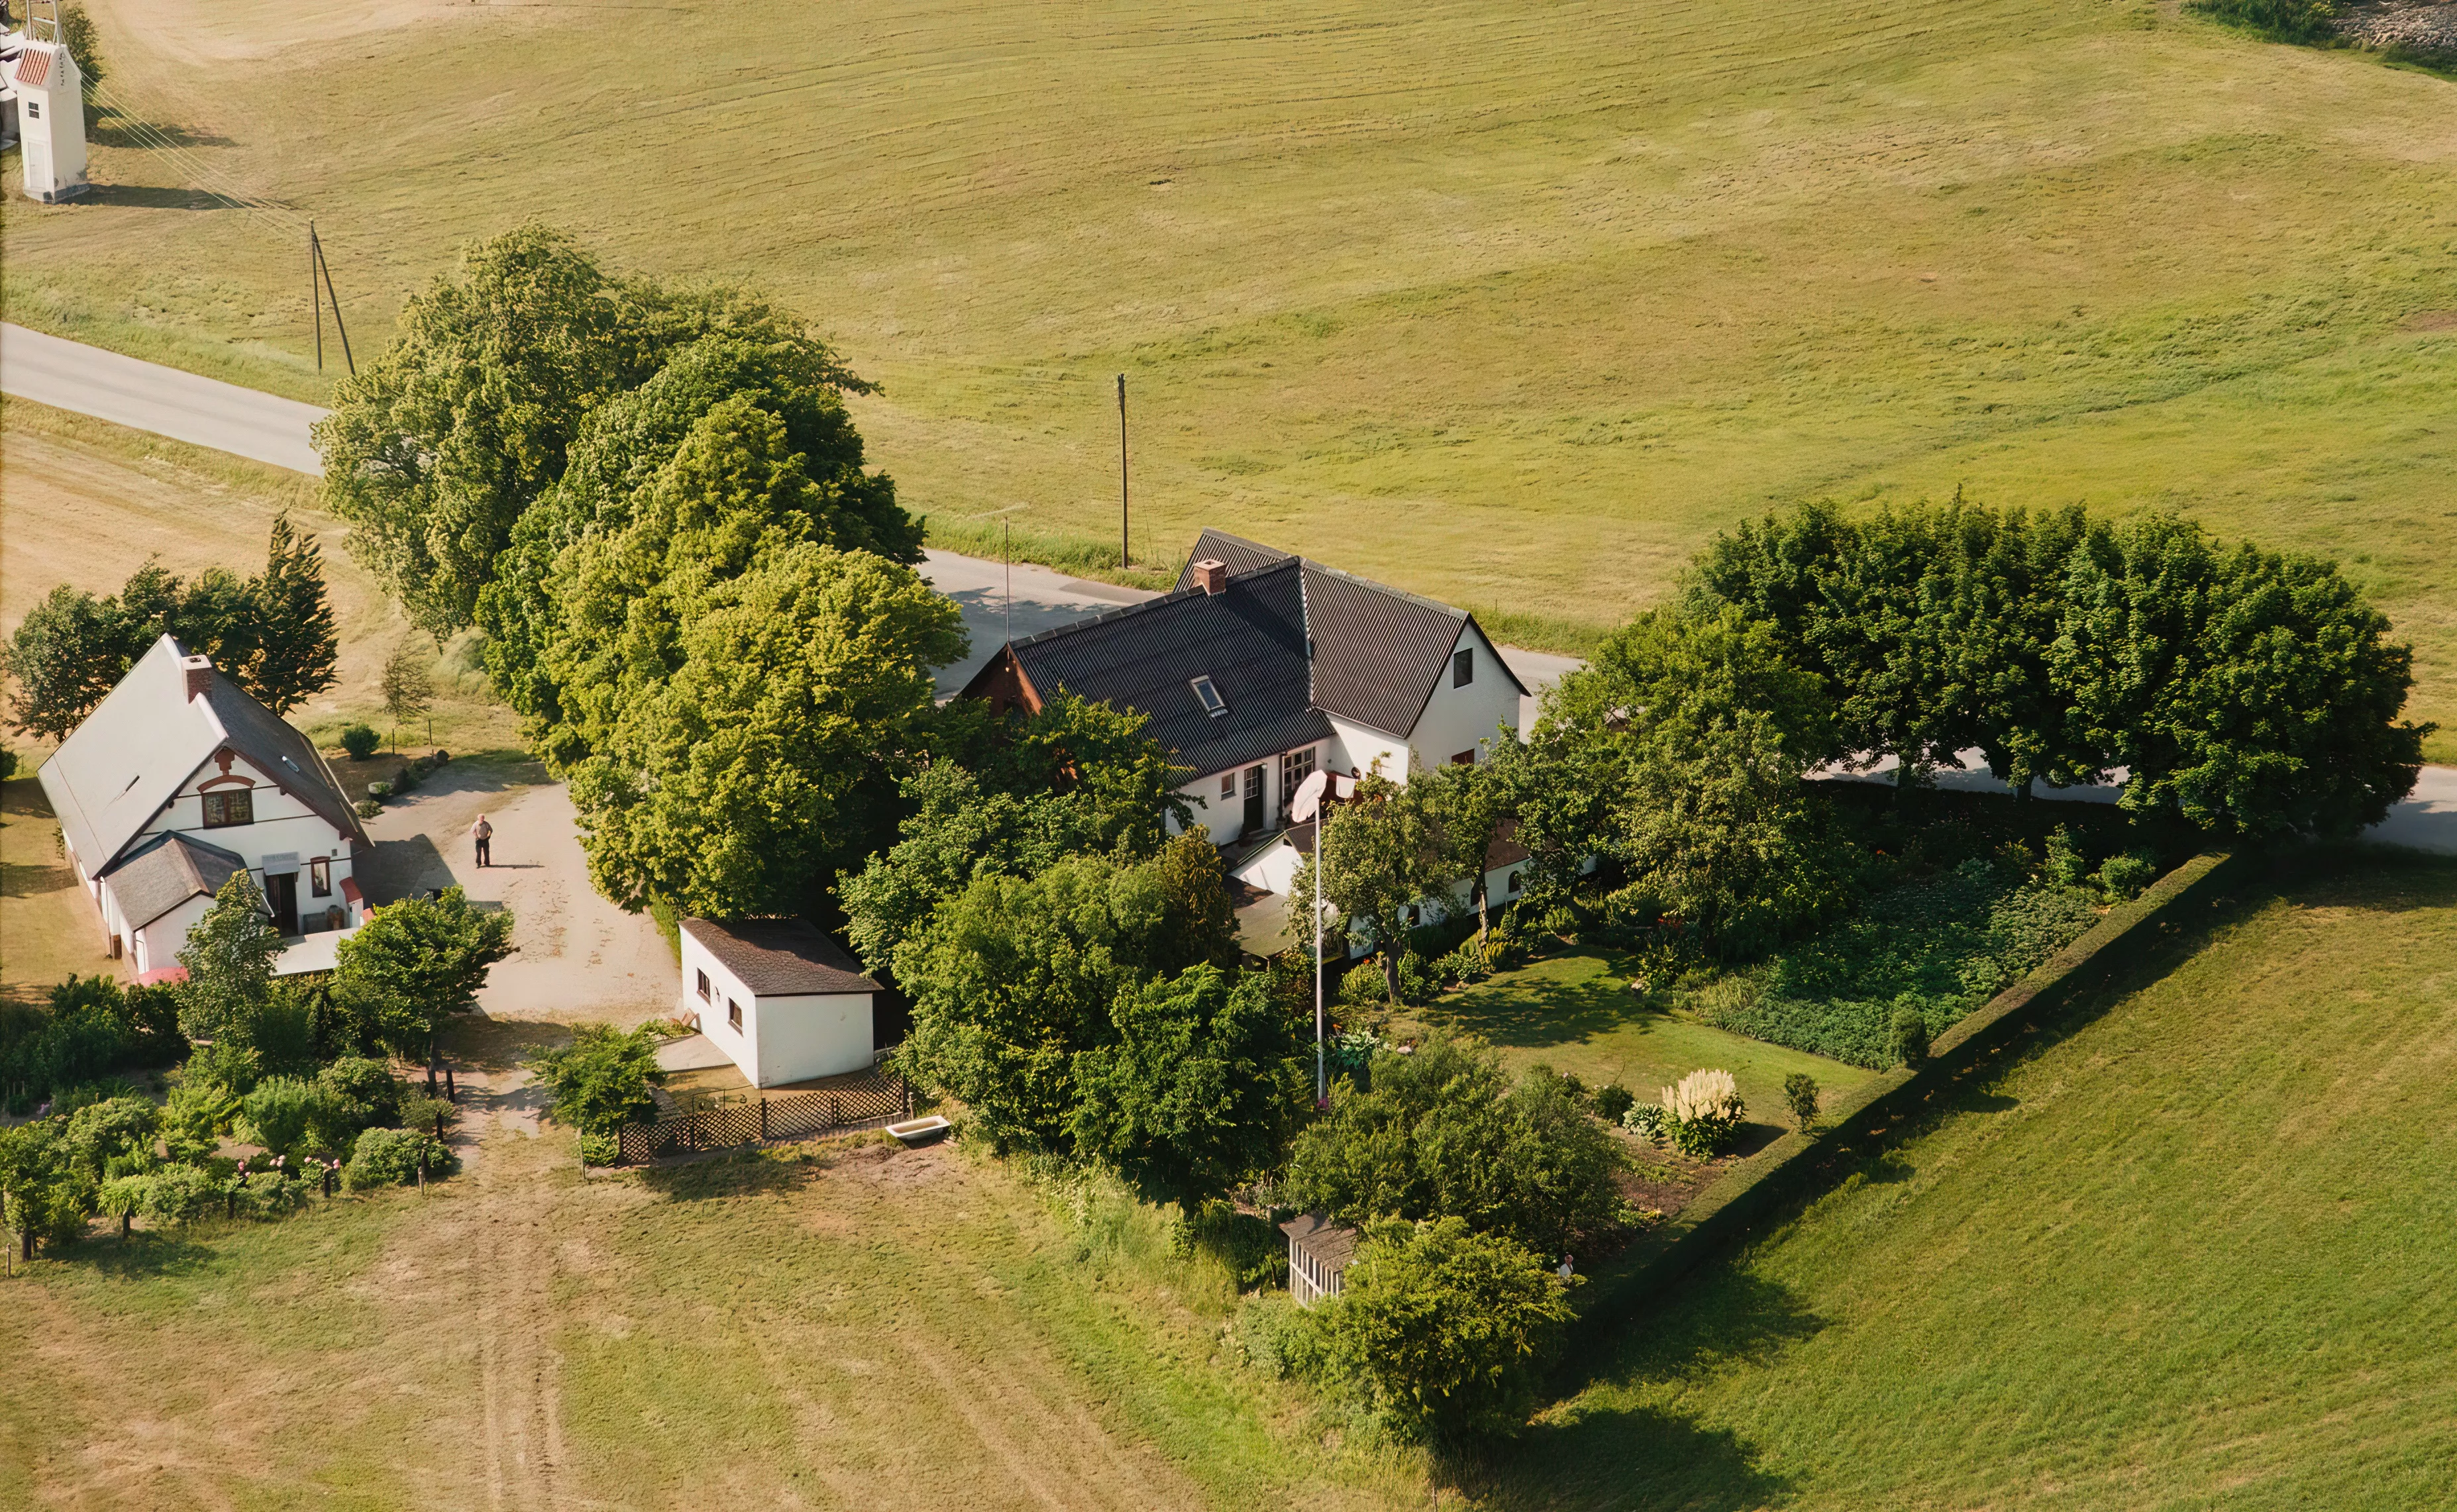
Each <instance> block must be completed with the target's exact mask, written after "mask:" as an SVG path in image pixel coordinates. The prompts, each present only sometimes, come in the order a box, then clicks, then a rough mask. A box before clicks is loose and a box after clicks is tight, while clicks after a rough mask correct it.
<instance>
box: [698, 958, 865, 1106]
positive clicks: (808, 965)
mask: <svg viewBox="0 0 2457 1512" xmlns="http://www.w3.org/2000/svg"><path fill="white" fill-rule="evenodd" d="M681 945H682V962H683V998H682V1008H683V1011H684V1012H685V1013H687V1014H691V1015H693V1016H696V1017H697V1018H698V1020H699V1031H700V1032H701V1033H702V1034H704V1035H706V1036H707V1037H708V1039H709V1040H710V1042H711V1043H712V1044H714V1045H715V1046H716V1047H717V1048H718V1049H720V1050H722V1051H724V1052H726V1054H728V1055H730V1056H732V1057H733V1063H734V1064H735V1065H736V1066H739V1067H741V1068H742V1074H743V1075H745V1076H747V1077H749V1078H750V1080H751V1085H753V1086H754V1087H779V1086H784V1085H786V1084H788V1083H792V1082H797V1081H810V1080H812V1079H813V1078H815V1077H819V1076H836V1075H841V1074H843V1073H846V1072H853V1071H861V1070H863V1069H864V1068H866V1067H868V1066H869V1065H870V1064H871V1063H872V1062H873V1061H874V1060H876V1059H877V1058H878V1051H877V1048H876V1045H877V1041H876V1038H875V1030H874V1022H873V1016H872V1012H871V1004H872V1000H873V999H874V998H875V997H876V996H877V994H878V990H879V989H878V983H877V982H874V981H872V980H871V979H870V978H869V977H867V976H864V975H862V974H861V971H860V969H859V968H858V967H857V966H856V965H855V964H854V960H853V957H851V956H849V955H847V954H846V953H845V952H844V949H843V948H842V947H841V946H839V945H837V944H836V941H834V940H831V939H829V938H828V937H827V936H826V935H825V934H822V933H820V932H819V931H818V930H816V929H815V928H813V927H812V926H810V925H808V924H806V923H804V922H802V921H801V920H799V919H736V920H733V921H732V922H729V923H718V922H716V921H714V920H712V919H685V920H683V921H682V930H681Z"/></svg>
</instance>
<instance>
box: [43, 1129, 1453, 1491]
mask: <svg viewBox="0 0 2457 1512" xmlns="http://www.w3.org/2000/svg"><path fill="white" fill-rule="evenodd" d="M805 1152H807V1154H806V1153H805ZM1166 1248H1167V1245H1166V1239H1165V1236H1164V1234H1163V1226H1162V1224H1161V1222H1160V1220H1159V1219H1158V1217H1157V1216H1155V1215H1154V1214H1152V1212H1151V1210H1148V1209H1136V1208H1134V1207H1133V1206H1132V1205H1131V1204H1130V1203H1128V1202H1126V1201H1125V1199H1123V1198H1122V1197H1119V1196H1116V1195H1111V1194H1110V1193H1108V1192H1107V1191H1106V1190H1105V1189H1103V1188H1099V1187H1097V1186H1095V1187H1085V1188H1083V1189H1081V1190H1075V1191H1070V1190H1068V1189H1064V1188H1054V1187H1038V1186H1035V1185H1034V1184H1033V1183H1031V1182H1030V1181H1029V1180H1027V1179H1026V1178H1025V1177H1024V1176H1023V1175H1022V1173H1021V1172H1019V1171H1016V1170H1014V1169H1011V1168H1008V1167H1004V1166H1001V1165H999V1164H997V1163H995V1162H990V1161H987V1160H985V1159H981V1158H976V1157H972V1156H968V1155H967V1154H963V1153H961V1152H959V1151H957V1150H955V1149H953V1148H950V1147H940V1148H937V1149H932V1150H924V1151H920V1152H910V1153H908V1152H901V1151H897V1150H894V1149H892V1148H891V1149H881V1148H878V1146H877V1145H875V1144H874V1145H867V1146H864V1145H848V1144H847V1143H845V1142H843V1141H837V1142H834V1143H832V1144H829V1145H820V1146H810V1147H802V1149H801V1150H798V1151H797V1150H787V1151H784V1152H782V1153H781V1154H752V1155H737V1156H734V1157H731V1158H720V1159H717V1160H714V1161H712V1162H710V1163H706V1164H703V1165H700V1166H696V1167H691V1168H685V1169H682V1170H678V1171H668V1172H657V1173H650V1174H647V1175H602V1174H601V1175H594V1176H591V1177H588V1178H587V1179H584V1178H582V1176H581V1175H580V1174H579V1172H578V1170H577V1168H576V1165H575V1163H574V1161H573V1159H572V1147H571V1140H570V1137H569V1136H568V1134H553V1133H551V1132H549V1134H547V1136H545V1137H544V1138H540V1139H529V1138H526V1137H523V1136H522V1135H520V1134H513V1133H506V1132H501V1131H489V1132H488V1134H487V1135H486V1137H485V1142H484V1143H483V1145H482V1146H481V1147H480V1149H479V1151H478V1154H477V1158H476V1160H475V1161H474V1163H473V1164H472V1166H471V1168H470V1169H469V1170H468V1171H467V1172H466V1173H465V1174H464V1175H461V1176H458V1177H455V1178H454V1179H452V1180H450V1181H447V1182H443V1183H440V1184H438V1185H436V1186H434V1187H432V1188H431V1189H430V1190H429V1191H428V1192H427V1194H426V1195H424V1196H423V1197H422V1196H420V1195H417V1194H415V1193H410V1192H399V1193H396V1194H392V1195H380V1196H372V1197H363V1198H345V1199H343V1200H341V1201H339V1202H337V1203H335V1204H333V1205H332V1206H331V1207H329V1208H327V1209H323V1210H320V1211H313V1212H310V1213H308V1214H305V1215H302V1216H299V1217H297V1218H293V1219H291V1220H288V1221H286V1222H282V1223H279V1224H258V1225H241V1226H240V1227H238V1228H237V1229H235V1230H229V1231H223V1232H215V1231H214V1230H212V1229H210V1228H208V1229H206V1230H203V1231H200V1232H198V1233H196V1234H194V1235H191V1236H170V1237H163V1236H143V1235H140V1236H139V1237H138V1238H137V1239H136V1240H135V1241H134V1242H133V1243H131V1244H129V1245H126V1246H123V1245H122V1244H121V1243H120V1241H118V1240H117V1239H115V1238H108V1237H105V1238H96V1239H93V1240H91V1241H89V1242H88V1243H87V1244H86V1245H85V1246H84V1248H83V1250H82V1251H81V1252H80V1253H79V1254H78V1255H77V1256H76V1257H73V1258H72V1259H69V1260H65V1261H57V1262H54V1261H50V1260H45V1261H41V1262H38V1264H37V1267H36V1269H35V1270H34V1272H33V1273H32V1274H31V1276H28V1275H21V1276H20V1277H18V1278H17V1279H16V1280H14V1281H11V1282H8V1283H0V1296H5V1297H7V1298H8V1300H7V1302H6V1305H0V1348H5V1349H6V1350H7V1351H8V1355H9V1358H10V1359H12V1360H14V1361H16V1362H17V1363H18V1365H19V1367H20V1368H21V1369H22V1370H24V1371H25V1372H27V1373H28V1374H29V1377H30V1379H40V1380H41V1381H42V1382H43V1389H42V1390H40V1391H19V1392H11V1393H8V1394H6V1397H5V1400H0V1503H5V1504H6V1505H9V1506H11V1507H20V1506H24V1507H33V1506H43V1507H79V1508H83V1507H92V1508H111V1509H114V1512H120V1509H151V1508H164V1509H171V1508H181V1509H184V1508H192V1507H199V1506H214V1507H230V1508H250V1509H253V1508H290V1507H311V1506H312V1507H348V1508H353V1509H380V1508H436V1509H444V1508H451V1509H455V1512H459V1509H466V1508H486V1507H509V1508H519V1509H537V1512H548V1509H561V1508H569V1507H597V1508H627V1509H628V1508H638V1509H642V1512H649V1509H658V1508H670V1507H677V1506H692V1505H740V1506H762V1507H771V1506H785V1507H831V1508H832V1507H870V1506H877V1505H880V1504H882V1503H886V1502H895V1503H898V1504H904V1505H911V1506H932V1507H943V1506H963V1507H978V1508H982V1509H985V1512H986V1509H1005V1508H1055V1507H1066V1508H1102V1507H1114V1508H1120V1509H1127V1508H1137V1509H1139V1508H1146V1507H1222V1508H1231V1507H1236V1508H1242V1507H1250V1506H1258V1505H1265V1504H1285V1503H1288V1502H1302V1503H1303V1504H1305V1505H1309V1506H1321V1507H1327V1508H1339V1509H1350V1508H1354V1509H1368V1508H1385V1507H1388V1508H1403V1507H1406V1508H1412V1507H1416V1506H1420V1505H1422V1504H1423V1503H1424V1502H1425V1501H1426V1499H1427V1496H1428V1492H1427V1489H1426V1481H1425V1475H1424V1470H1423V1468H1422V1464H1421V1461H1419V1460H1414V1459H1412V1458H1410V1457H1407V1456H1403V1455H1400V1454H1397V1453H1394V1452H1393V1451H1389V1450H1386V1449H1377V1448H1373V1447H1367V1446H1359V1445H1355V1444H1351V1445H1348V1446H1345V1447H1343V1446H1341V1443H1340V1435H1339V1431H1338V1430H1339V1427H1340V1423H1339V1420H1337V1419H1335V1418H1327V1417H1323V1416H1320V1415H1318V1414H1317V1412H1316V1410H1315V1409H1314V1408H1312V1407H1311V1405H1309V1403H1308V1401H1307V1400H1305V1399H1304V1397H1303V1396H1302V1394H1301V1393H1299V1392H1297V1391H1296V1390H1294V1389H1293V1388H1284V1387H1281V1386H1278V1385H1275V1384H1272V1383H1270V1382H1268V1381H1265V1380H1263V1379H1261V1378H1260V1377H1258V1376H1255V1375H1252V1374H1250V1373H1245V1372H1241V1371H1238V1370H1235V1369H1233V1368H1229V1367H1226V1366H1224V1365H1221V1364H1219V1363H1218V1362H1216V1361H1215V1359H1214V1356H1215V1352H1216V1351H1217V1350H1218V1348H1219V1346H1220V1341H1221V1336H1220V1322H1221V1319H1222V1318H1223V1317H1224V1316H1225V1314H1226V1312H1227V1310H1228V1308H1229V1305H1230V1303H1231V1301H1232V1300H1233V1297H1234V1291H1233V1288H1232V1287H1230V1286H1229V1284H1228V1282H1227V1280H1226V1277H1225V1273H1223V1272H1221V1271H1220V1270H1219V1268H1218V1267H1217V1266H1216V1265H1214V1264H1210V1263H1208V1262H1202V1261H1197V1262H1193V1263H1191V1264H1187V1263H1181V1262H1176V1261H1171V1260H1168V1259H1167V1257H1166ZM166 1360H170V1361H177V1362H179V1363H178V1368H176V1369H173V1370H165V1369H164V1368H162V1367H163V1362H164V1361H166Z"/></svg>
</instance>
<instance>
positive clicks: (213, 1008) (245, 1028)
mask: <svg viewBox="0 0 2457 1512" xmlns="http://www.w3.org/2000/svg"><path fill="white" fill-rule="evenodd" d="M280 953H281V934H280V931H279V930H276V929H275V928H274V927H273V915H272V913H271V912H270V911H269V910H268V909H266V907H265V902H264V894H263V893H262V892H260V891H258V890H257V886H256V878H255V875H254V873H252V872H247V871H234V872H232V873H231V875H230V878H229V880H228V881H226V882H224V883H223V884H222V885H221V888H220V889H219V890H218V891H217V892H216V893H215V894H214V901H213V905H212V906H211V907H210V908H208V909H206V910H205V916H204V917H203V918H201V919H199V920H197V921H196V928H195V929H193V930H189V931H188V941H187V944H186V946H184V947H183V948H182V949H181V950H180V951H179V965H180V966H181V967H183V968H185V969H186V971H187V973H188V976H187V980H186V981H184V982H181V983H180V984H179V985H178V987H177V988H176V990H175V991H177V993H178V998H179V1032H180V1033H182V1034H184V1035H186V1036H187V1037H188V1038H190V1039H192V1040H196V1039H205V1040H212V1041H214V1042H215V1043H217V1044H220V1043H224V1042H230V1043H234V1044H237V1045H241V1046H245V1045H250V1044H253V1043H254V1041H255V1039H256V1035H257V1030H258V1022H259V1020H261V1019H262V1018H263V1017H264V1015H265V1013H266V1011H267V1009H268V1008H269V1006H270V1005H271V1004H272V1002H273V1000H274V997H275V992H274V983H273V958H274V957H275V956H277V955H279V954H280Z"/></svg>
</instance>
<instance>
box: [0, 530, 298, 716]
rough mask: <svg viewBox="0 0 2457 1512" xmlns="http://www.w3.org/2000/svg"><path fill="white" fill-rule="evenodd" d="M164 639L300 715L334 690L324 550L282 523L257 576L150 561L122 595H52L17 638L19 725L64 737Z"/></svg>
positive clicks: (8, 658)
mask: <svg viewBox="0 0 2457 1512" xmlns="http://www.w3.org/2000/svg"><path fill="white" fill-rule="evenodd" d="M166 633H167V634H169V635H172V636H175V637H176V638H177V639H178V642H179V644H181V645H182V646H185V647H186V648H187V649H188V651H189V652H190V653H191V654H192V655H200V656H208V657H211V658H213V663H214V665H215V666H216V667H217V668H219V669H220V670H221V672H222V674H223V675H224V676H226V677H228V678H229V679H230V680H231V681H232V682H234V683H237V684H238V685H239V686H240V687H243V688H245V689H247V691H248V692H250V693H252V694H254V695H255V696H256V697H257V698H258V700H260V701H261V702H262V703H263V704H264V705H265V706H266V707H268V708H270V709H272V710H273V711H274V712H275V713H277V714H279V713H286V712H288V711H289V710H291V709H293V708H296V707H298V706H299V705H300V704H303V703H305V702H306V701H307V700H308V699H310V698H312V697H314V696H315V695H316V694H318V693H320V692H322V691H324V690H325V689H326V688H328V687H331V686H332V685H333V681H334V666H335V663H336V659H337V656H338V642H337V639H336V636H335V632H334V623H333V609H332V605H331V604H330V603H328V602H327V600H326V598H325V591H324V557H323V548H322V547H321V546H320V545H319V544H318V543H317V541H316V538H315V537H313V536H310V535H302V534H300V533H299V531H298V530H296V529H295V528H293V527H292V525H291V523H290V517H289V516H288V515H287V514H283V515H278V516H276V517H275V518H274V521H273V532H272V537H271V539H270V540H269V541H267V542H266V544H265V554H264V570H263V571H262V572H261V573H259V574H258V575H257V576H255V577H253V578H241V577H239V576H238V575H237V574H236V573H233V572H231V571H229V570H227V569H225V568H220V567H213V568H208V569H207V570H206V571H204V572H202V573H199V574H197V575H196V577H194V578H191V579H184V580H183V579H181V578H179V577H177V576H175V575H174V574H173V573H171V572H170V571H168V570H167V569H165V568H164V567H163V566H162V565H161V564H160V563H159V562H147V563H146V564H145V565H144V566H142V567H140V568H138V569H137V570H136V572H135V573H134V575H133V576H132V577H130V578H129V580H128V582H127V583H126V584H125V585H124V586H123V587H121V589H120V590H119V592H118V594H117V595H116V596H114V597H101V596H97V595H95V594H93V593H90V592H87V591H85V590H84V589H80V588H72V587H70V586H68V585H67V584H65V583H63V584H61V585H60V586H58V587H55V588H53V589H52V591H51V593H50V594H49V595H47V596H46V597H45V598H44V599H43V600H42V602H41V603H37V604H35V605H34V607H33V608H32V609H31V610H29V611H28V612H27V615H26V618H25V619H24V621H23V622H21V623H19V624H18V626H17V629H16V633H15V634H14V635H12V636H11V637H10V643H9V645H8V647H7V650H6V653H5V664H6V671H7V673H8V675H9V676H10V678H11V679H12V680H13V681H14V683H15V684H16V685H15V686H14V688H13V689H11V691H10V708H9V715H10V724H11V725H15V726H16V727H17V728H18V729H19V730H21V731H23V732H25V733H26V734H29V735H32V736H34V737H35V738H37V739H39V740H47V741H60V740H65V739H67V738H68V734H69V732H70V731H71V730H73V729H75V728H76V727H77V725H78V724H79V723H80V722H82V721H83V720H84V719H85V717H86V716H87V715H88V714H91V713H93V709H94V705H97V704H100V703H101V702H102V701H103V698H104V697H105V696H106V695H107V694H109V693H110V692H111V690H112V689H113V688H114V687H115V686H117V685H118V684H119V680H120V679H121V678H123V677H125V676H127V675H128V669H129V667H130V666H132V665H134V664H135V661H136V659H137V658H138V657H140V656H142V655H144V654H145V652H146V650H147V648H149V647H150V646H152V645H153V644H154V643H155V641H158V640H160V639H161V638H162V636H163V635H165V634H166Z"/></svg>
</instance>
